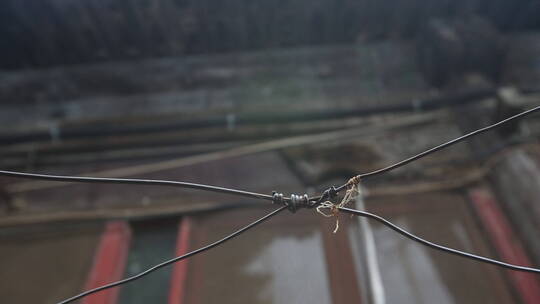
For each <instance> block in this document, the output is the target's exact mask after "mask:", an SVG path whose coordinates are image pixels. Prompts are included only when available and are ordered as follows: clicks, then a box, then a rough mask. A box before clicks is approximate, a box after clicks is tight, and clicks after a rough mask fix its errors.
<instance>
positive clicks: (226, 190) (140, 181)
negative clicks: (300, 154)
mask: <svg viewBox="0 0 540 304" xmlns="http://www.w3.org/2000/svg"><path fill="white" fill-rule="evenodd" d="M0 175H3V176H10V177H18V178H31V179H41V180H53V181H61V182H78V183H102V184H104V183H107V184H137V185H154V186H173V187H181V188H191V189H197V190H205V191H211V192H220V193H227V194H235V195H239V196H245V197H249V198H256V199H264V200H269V201H271V200H272V196H271V195H268V194H262V193H255V192H249V191H243V190H236V189H229V188H224V187H217V186H210V185H203V184H196V183H187V182H177V181H169V180H158V179H137V178H111V177H82V176H67V175H48V174H36V173H25V172H15V171H5V170H0Z"/></svg>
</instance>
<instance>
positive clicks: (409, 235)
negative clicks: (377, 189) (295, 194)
mask: <svg viewBox="0 0 540 304" xmlns="http://www.w3.org/2000/svg"><path fill="white" fill-rule="evenodd" d="M337 208H338V209H339V210H340V211H342V212H345V213H350V214H354V215H358V216H363V217H367V218H370V219H374V220H376V221H378V222H380V223H382V224H384V225H386V226H387V227H389V228H390V229H392V230H394V231H395V232H397V233H399V234H401V235H403V236H405V237H406V238H409V239H411V240H413V241H415V242H418V243H420V244H422V245H424V246H427V247H430V248H433V249H436V250H440V251H443V252H446V253H450V254H454V255H458V256H462V257H465V258H468V259H471V260H476V261H479V262H483V263H488V264H493V265H497V266H500V267H504V268H508V269H512V270H519V271H526V272H534V273H540V269H537V268H532V267H525V266H518V265H513V264H509V263H505V262H502V261H498V260H494V259H490V258H486V257H483V256H479V255H475V254H472V253H468V252H464V251H460V250H457V249H453V248H448V247H445V246H442V245H439V244H435V243H432V242H430V241H427V240H424V239H423V238H421V237H418V236H416V235H414V234H412V233H410V232H408V231H406V230H404V229H403V228H400V227H398V226H396V225H395V224H393V223H391V222H390V221H388V220H386V219H384V218H382V217H380V216H378V215H375V214H372V213H369V212H366V211H360V210H355V209H350V208H346V207H337Z"/></svg>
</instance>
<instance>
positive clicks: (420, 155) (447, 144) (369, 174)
mask: <svg viewBox="0 0 540 304" xmlns="http://www.w3.org/2000/svg"><path fill="white" fill-rule="evenodd" d="M538 111H540V106H537V107H534V108H532V109H529V110H526V111H523V112H521V113H518V114H516V115H514V116H510V117H508V118H506V119H503V120H501V121H499V122H497V123H494V124H492V125H489V126H487V127H483V128H481V129H478V130H475V131H472V132H470V133H467V134H465V135H463V136H460V137H458V138H454V139H452V140H450V141H447V142H445V143H443V144H440V145H438V146H436V147H433V148H431V149H429V150H426V151H424V152H421V153H418V154H416V155H414V156H411V157H409V158H407V159H404V160H402V161H399V162H397V163H394V164H392V165H389V166H387V167H384V168H381V169H377V170H374V171H371V172H367V173H362V174H358V175H356V177H358V178H360V179H363V178H366V177H372V176H375V175H379V174H383V173H386V172H389V171H392V170H394V169H397V168H399V167H402V166H405V165H406V164H408V163H410V162H413V161H415V160H418V159H420V158H423V157H426V156H428V155H430V154H432V153H435V152H437V151H439V150H442V149H444V148H448V147H450V146H452V145H454V144H457V143H459V142H461V141H464V140H465V139H467V138H469V137H472V136H475V135H478V134H481V133H484V132H487V131H490V130H492V129H494V128H497V127H499V126H501V125H503V124H506V123H509V122H511V121H513V120H516V119H519V118H522V117H525V116H527V115H530V114H533V113H535V112H538ZM345 187H347V184H343V185H341V186H339V187H338V188H336V189H337V190H338V191H341V190H343V189H344V188H345ZM312 199H318V197H314V198H312Z"/></svg>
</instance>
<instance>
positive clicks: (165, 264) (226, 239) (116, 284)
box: [57, 206, 287, 304]
mask: <svg viewBox="0 0 540 304" xmlns="http://www.w3.org/2000/svg"><path fill="white" fill-rule="evenodd" d="M285 209H287V206H282V207H280V208H278V209H276V210H274V211H272V212H270V213H269V214H267V215H265V216H263V217H261V218H260V219H258V220H256V221H254V222H252V223H251V224H249V225H247V226H245V227H243V228H241V229H239V230H237V231H235V232H233V233H231V234H229V235H227V236H226V237H224V238H222V239H221V240H218V241H215V242H214V243H212V244H209V245H206V246H204V247H201V248H199V249H197V250H193V251H191V252H189V253H186V254H184V255H181V256H178V257H175V258H172V259H170V260H167V261H165V262H162V263H160V264H157V265H155V266H153V267H150V268H148V269H147V270H145V271H143V272H140V273H138V274H136V275H134V276H131V277H129V278H125V279H123V280H120V281H116V282H113V283H109V284H107V285H103V286H100V287H97V288H94V289H90V290H87V291H85V292H83V293H80V294H78V295H76V296H73V297H71V298H69V299H65V300H63V301H61V302H58V303H57V304H66V303H70V302H73V301H75V300H78V299H81V298H83V297H86V296H88V295H91V294H93V293H96V292H100V291H102V290H105V289H109V288H112V287H115V286H119V285H123V284H127V283H129V282H133V281H135V280H138V279H140V278H142V277H144V276H146V275H148V274H150V273H151V272H153V271H156V270H158V269H160V268H162V267H165V266H167V265H170V264H172V263H176V262H178V261H181V260H183V259H186V258H189V257H191V256H194V255H196V254H199V253H201V252H204V251H206V250H209V249H212V248H214V247H216V246H219V245H221V244H223V243H225V242H226V241H228V240H230V239H232V238H234V237H236V236H238V235H240V234H242V233H244V232H246V231H247V230H249V229H251V228H253V227H255V226H257V225H258V224H260V223H262V222H264V221H266V220H268V219H269V218H271V217H273V216H274V215H276V214H278V213H280V212H281V211H283V210H285Z"/></svg>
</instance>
